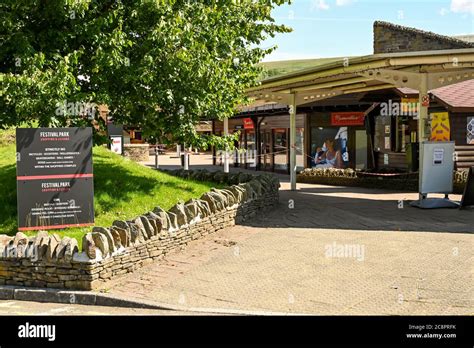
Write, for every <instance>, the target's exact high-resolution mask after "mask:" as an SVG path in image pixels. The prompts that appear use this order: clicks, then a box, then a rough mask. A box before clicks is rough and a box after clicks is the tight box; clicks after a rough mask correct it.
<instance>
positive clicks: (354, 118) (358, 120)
mask: <svg viewBox="0 0 474 348" xmlns="http://www.w3.org/2000/svg"><path fill="white" fill-rule="evenodd" d="M364 118H365V114H364V113H363V112H333V113H331V125H333V126H363V125H364Z"/></svg>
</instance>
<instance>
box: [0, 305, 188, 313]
mask: <svg viewBox="0 0 474 348" xmlns="http://www.w3.org/2000/svg"><path fill="white" fill-rule="evenodd" d="M194 314H197V313H193V312H183V311H170V310H158V309H143V308H123V307H109V306H107V307H106V306H88V305H77V304H74V305H73V304H64V303H45V302H33V301H0V316H3V315H8V316H10V315H47V316H49V315H140V316H143V315H194Z"/></svg>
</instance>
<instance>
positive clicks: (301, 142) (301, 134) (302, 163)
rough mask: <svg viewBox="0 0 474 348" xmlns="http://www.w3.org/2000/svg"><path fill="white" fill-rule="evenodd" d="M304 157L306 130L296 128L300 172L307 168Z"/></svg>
mask: <svg viewBox="0 0 474 348" xmlns="http://www.w3.org/2000/svg"><path fill="white" fill-rule="evenodd" d="M304 157H305V155H304V128H296V167H297V168H298V169H299V170H300V169H303V168H304V167H305V158H304Z"/></svg>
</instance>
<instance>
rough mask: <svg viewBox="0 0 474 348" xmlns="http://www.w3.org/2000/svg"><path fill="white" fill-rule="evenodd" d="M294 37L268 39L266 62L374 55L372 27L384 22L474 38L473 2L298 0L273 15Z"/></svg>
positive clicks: (450, 0)
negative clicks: (270, 51)
mask: <svg viewBox="0 0 474 348" xmlns="http://www.w3.org/2000/svg"><path fill="white" fill-rule="evenodd" d="M273 16H274V18H275V20H276V21H277V23H280V24H285V25H287V26H289V27H291V28H293V32H292V33H288V34H280V35H277V36H276V37H275V38H269V39H267V40H266V41H265V42H264V43H263V44H262V47H270V46H273V45H277V46H278V48H277V50H276V51H274V52H273V53H272V54H271V55H269V56H267V57H266V58H265V59H264V60H265V61H275V60H287V59H306V58H320V57H346V56H353V55H365V54H371V53H372V25H373V22H374V21H375V20H384V21H388V22H392V23H396V24H400V25H405V26H410V27H415V28H418V29H422V30H427V31H432V32H435V33H438V34H443V35H462V34H474V0H412V1H411V0H398V1H396V0H293V3H292V4H291V5H285V6H280V7H278V8H276V9H275V10H274V12H273Z"/></svg>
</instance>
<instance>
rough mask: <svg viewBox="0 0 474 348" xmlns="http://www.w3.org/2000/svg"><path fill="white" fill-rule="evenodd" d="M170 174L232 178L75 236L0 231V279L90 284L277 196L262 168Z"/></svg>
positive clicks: (236, 219) (250, 213) (241, 217)
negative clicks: (80, 242) (168, 205)
mask: <svg viewBox="0 0 474 348" xmlns="http://www.w3.org/2000/svg"><path fill="white" fill-rule="evenodd" d="M173 174H175V175H179V176H183V177H190V178H193V179H197V180H199V179H202V180H214V181H219V182H226V183H229V184H232V183H233V184H232V185H231V186H229V187H226V188H225V189H221V190H219V189H212V190H211V191H210V192H208V193H205V194H204V195H202V196H201V198H200V199H192V200H190V201H188V202H186V203H180V204H177V205H175V206H174V207H172V208H171V209H170V210H169V211H164V210H162V209H161V208H159V207H156V208H155V209H154V210H153V212H148V213H145V214H144V215H142V216H139V217H137V218H135V219H132V220H130V221H115V222H114V224H113V226H111V227H109V228H103V227H94V228H93V229H92V232H90V233H87V234H86V235H85V236H84V238H83V246H82V248H83V250H82V252H79V250H78V248H77V241H75V240H74V239H70V238H68V237H65V238H63V239H62V240H61V239H59V237H57V236H56V235H48V234H47V233H46V232H40V233H38V235H37V236H36V237H32V238H27V237H26V236H25V235H24V234H23V233H21V232H19V233H18V234H17V235H16V236H15V237H9V236H5V235H2V236H0V284H6V285H19V286H29V287H49V288H58V289H64V288H67V289H80V290H92V289H96V288H98V287H99V286H100V285H101V284H102V283H103V282H106V281H108V280H111V279H112V278H115V277H118V276H120V275H123V274H126V273H128V272H133V271H134V270H136V269H138V268H140V267H142V266H144V265H146V264H148V263H151V262H154V261H158V260H160V259H161V258H163V257H164V256H165V255H166V254H168V253H170V252H174V251H177V250H180V249H182V248H184V247H185V246H186V245H187V244H188V243H189V242H190V241H192V240H195V239H199V238H201V237H203V236H205V235H208V234H211V233H214V232H216V231H218V230H221V229H223V228H226V227H230V226H233V225H235V224H236V223H237V224H238V223H242V222H244V221H246V220H249V219H252V218H254V217H255V216H256V215H257V214H258V213H260V212H261V211H264V210H266V209H269V208H271V207H273V206H274V205H276V204H277V203H278V188H279V182H278V179H277V178H276V177H274V176H272V175H268V174H263V175H259V176H252V175H249V174H242V173H239V174H224V173H210V172H206V171H195V172H184V171H175V172H174V173H173Z"/></svg>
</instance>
